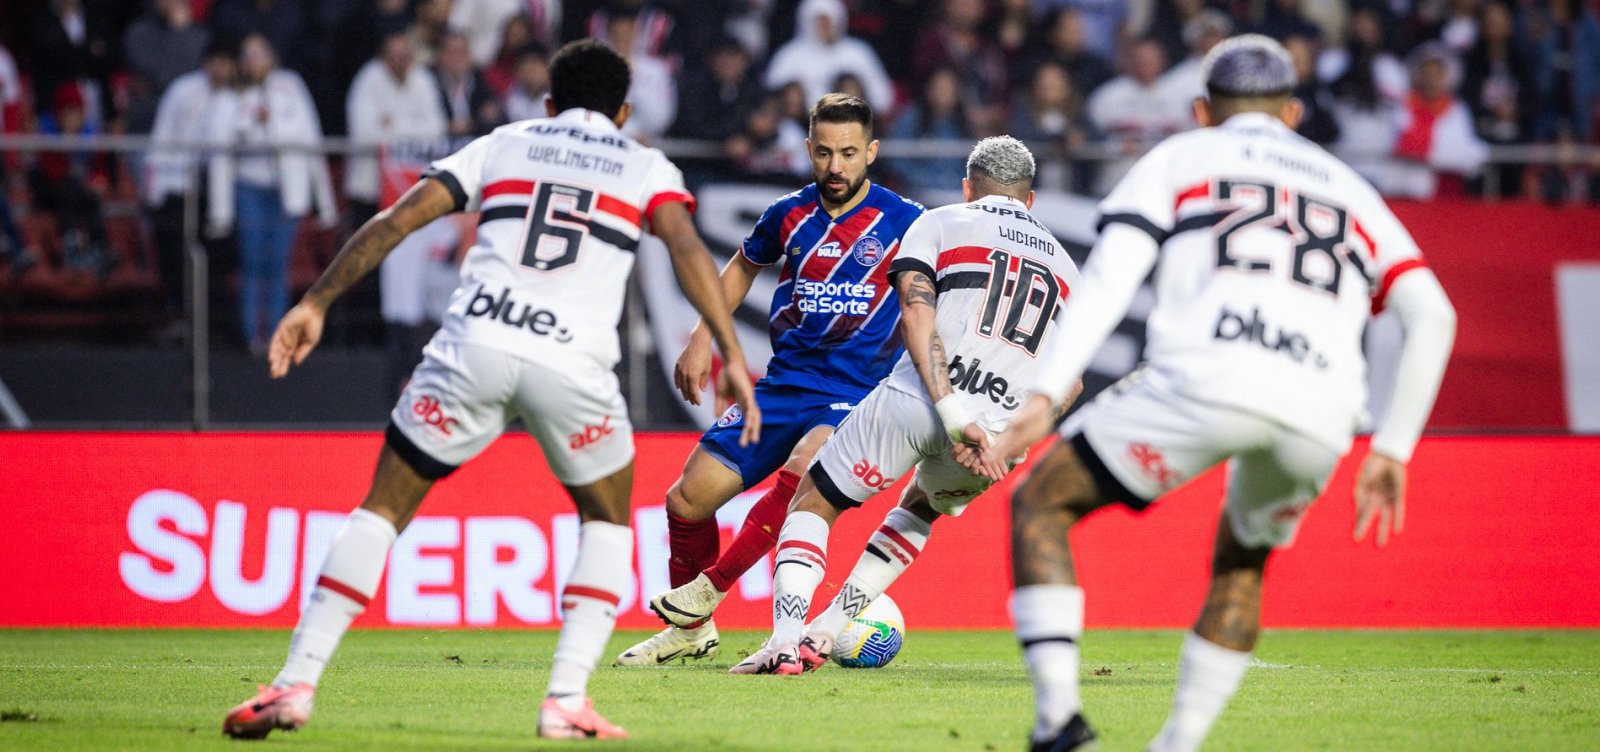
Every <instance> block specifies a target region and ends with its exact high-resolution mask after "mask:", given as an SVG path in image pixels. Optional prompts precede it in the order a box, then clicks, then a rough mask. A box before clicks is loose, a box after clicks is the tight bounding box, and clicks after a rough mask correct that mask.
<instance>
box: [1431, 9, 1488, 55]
mask: <svg viewBox="0 0 1600 752" xmlns="http://www.w3.org/2000/svg"><path fill="white" fill-rule="evenodd" d="M1482 5H1483V3H1482V1H1481V0H1450V9H1449V11H1448V12H1447V13H1446V14H1445V16H1444V18H1442V19H1440V20H1439V22H1438V23H1437V24H1436V25H1435V26H1434V28H1432V29H1430V30H1429V33H1428V37H1429V38H1431V39H1437V40H1439V41H1440V42H1443V43H1444V44H1445V46H1446V47H1448V48H1450V50H1451V51H1453V52H1455V53H1456V54H1458V55H1464V54H1466V53H1467V51H1468V50H1471V49H1472V48H1473V47H1475V46H1477V44H1478V18H1479V14H1480V12H1481V11H1482Z"/></svg>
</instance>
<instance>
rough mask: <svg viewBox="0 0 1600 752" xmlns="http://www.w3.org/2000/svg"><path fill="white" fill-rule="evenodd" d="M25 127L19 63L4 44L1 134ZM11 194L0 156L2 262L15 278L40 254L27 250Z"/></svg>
mask: <svg viewBox="0 0 1600 752" xmlns="http://www.w3.org/2000/svg"><path fill="white" fill-rule="evenodd" d="M22 126H23V123H22V77H21V76H19V75H18V74H17V62H16V60H15V59H13V58H12V57H11V52H10V51H9V50H7V49H6V48H5V47H4V46H3V45H0V133H15V132H18V131H21V130H22V129H23V128H22ZM10 193H11V191H10V190H8V181H7V180H6V163H5V160H3V159H0V264H10V265H11V276H12V277H13V278H15V277H20V276H22V273H23V272H26V271H27V268H28V267H30V266H32V265H33V264H34V263H36V261H37V256H36V255H34V254H33V253H31V252H25V251H24V246H23V241H22V233H20V232H18V231H17V224H16V220H15V219H14V218H13V217H12V216H11V198H10V195H9V194H10Z"/></svg>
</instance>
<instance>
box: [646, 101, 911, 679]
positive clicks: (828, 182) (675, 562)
mask: <svg viewBox="0 0 1600 752" xmlns="http://www.w3.org/2000/svg"><path fill="white" fill-rule="evenodd" d="M806 147H807V149H808V151H809V152H810V155H811V168H812V173H813V175H814V176H815V178H816V182H815V183H813V184H811V185H808V186H806V187H804V188H801V189H800V190H798V191H795V192H794V193H791V194H789V195H787V196H784V197H783V198H780V199H778V200H777V201H776V202H774V203H773V204H772V205H771V206H769V207H767V210H766V212H765V213H764V214H762V215H761V219H760V220H759V221H758V222H756V225H755V228H754V229H752V230H751V231H750V235H749V237H747V238H745V240H744V243H743V244H742V245H741V246H740V248H739V253H737V254H736V255H735V256H734V257H733V259H732V260H731V261H729V262H728V265H727V266H726V267H724V268H723V270H722V290H723V294H725V295H727V296H728V300H730V301H732V305H735V306H737V305H738V303H739V301H741V300H744V297H745V294H746V293H748V292H749V291H750V286H751V284H752V283H753V282H754V281H755V278H756V276H757V275H758V274H760V273H761V272H762V270H763V269H765V268H767V267H769V266H774V265H778V264H782V272H781V275H782V276H781V277H780V278H779V283H778V287H777V290H776V292H774V293H773V296H772V313H771V315H770V316H769V318H768V321H769V327H770V334H771V336H772V360H771V361H770V362H768V364H767V374H766V377H765V378H763V379H762V380H761V381H759V382H757V384H756V390H755V392H756V404H757V405H758V406H759V407H760V408H761V415H762V425H761V440H760V441H759V442H757V443H756V444H754V445H751V446H748V447H741V446H739V432H740V427H741V425H742V424H743V422H744V420H743V415H742V414H741V413H740V411H739V408H738V407H737V406H734V407H731V408H729V409H728V411H727V412H726V413H724V414H723V415H722V417H721V418H720V419H719V420H718V421H717V423H716V425H714V426H712V427H711V429H710V430H709V431H706V433H705V436H703V437H702V438H701V439H700V445H699V446H698V447H696V448H695V450H694V453H692V454H690V455H689V460H688V461H687V462H686V463H684V468H683V475H682V476H681V477H679V478H678V482H677V483H675V484H673V486H672V488H671V489H670V490H668V491H667V531H668V542H669V545H670V547H671V551H672V554H671V559H670V561H669V562H668V566H669V572H670V577H671V583H672V587H673V589H672V590H669V591H668V592H666V593H663V594H661V595H659V596H657V597H656V598H654V599H652V600H651V601H650V608H651V610H653V611H655V612H656V614H657V615H658V616H660V617H661V618H662V620H664V621H666V622H667V623H668V624H671V625H673V626H671V627H669V628H667V629H666V630H665V631H663V632H661V633H659V634H657V635H655V636H654V637H651V638H650V639H648V640H645V641H644V642H642V643H640V644H638V645H635V646H633V647H632V648H629V649H628V650H627V651H625V652H623V653H622V655H621V656H618V658H617V662H618V663H619V664H622V665H627V666H641V665H642V666H654V665H658V664H662V663H666V662H668V661H672V660H678V659H702V658H709V657H711V656H713V655H715V654H716V651H717V645H718V640H717V629H716V626H715V625H714V624H713V623H712V622H711V613H712V611H714V610H715V609H716V607H717V604H718V603H719V602H721V600H722V598H723V596H724V595H725V594H726V593H727V592H728V591H729V590H730V589H731V588H732V587H733V583H734V581H735V580H737V579H738V578H739V576H740V575H742V574H744V572H745V570H747V569H749V568H750V567H751V566H752V565H754V564H755V562H757V561H759V560H760V559H761V557H762V556H763V555H765V554H766V553H767V552H768V551H771V550H772V548H773V546H774V545H775V544H776V543H777V538H778V530H779V528H780V527H781V526H782V525H783V518H784V515H785V514H786V513H787V511H788V507H789V501H790V499H792V498H793V497H794V493H795V489H796V487H798V486H799V484H800V475H801V473H802V472H803V471H804V470H805V468H806V467H807V466H808V465H810V464H811V457H812V455H814V454H816V451H817V448H818V447H820V446H821V445H822V442H823V440H824V439H826V438H827V437H828V436H829V435H830V434H832V433H833V429H834V427H835V426H837V425H839V422H840V421H842V420H844V417H845V416H846V415H848V414H849V412H850V410H851V408H853V407H854V406H855V404H856V402H857V401H859V400H860V399H861V398H862V397H865V396H866V395H867V393H868V392H870V391H872V388H873V387H874V386H876V385H877V384H878V382H879V381H881V380H882V379H883V377H884V376H886V375H888V373H889V370H890V369H891V368H892V367H893V366H894V364H895V362H896V361H897V360H899V358H900V353H901V350H902V349H903V348H902V347H901V342H900V332H899V321H900V308H899V306H900V303H899V299H898V298H897V296H896V295H895V292H894V289H893V288H892V287H891V286H890V284H889V281H888V273H889V264H890V262H891V261H893V260H894V257H895V253H896V251H898V250H899V247H900V239H901V237H902V236H903V235H904V234H905V231H906V229H907V228H909V227H910V226H911V223H912V222H913V221H915V220H916V219H917V217H919V216H921V215H922V212H923V209H922V206H921V205H920V204H918V203H916V202H915V201H911V200H908V199H905V198H901V197H900V196H899V195H896V194H895V193H894V192H893V191H891V190H889V189H887V188H884V187H883V186H880V185H875V184H873V183H872V182H871V181H870V180H868V179H867V167H868V166H869V165H871V164H872V162H873V160H874V159H876V158H877V155H878V142H877V141H876V140H874V139H873V137H872V108H870V107H868V106H867V103H866V102H863V101H861V100H860V99H858V98H856V97H853V96H849V95H846V94H828V95H826V96H824V97H822V98H821V99H819V100H818V101H817V103H816V106H814V107H812V109H811V133H810V138H808V139H806ZM702 324H703V322H702ZM729 367H734V368H738V367H742V364H737V363H735V364H730V366H729ZM710 374H711V339H710V336H709V333H708V332H707V331H706V329H705V327H704V326H703V325H702V326H697V327H696V328H695V330H694V333H693V334H692V335H690V339H689V345H688V346H687V347H686V348H684V351H683V354H682V355H681V356H680V357H679V358H678V363H677V368H676V371H675V380H676V382H677V387H678V389H679V391H681V392H682V393H683V396H684V398H685V399H687V400H689V401H690V402H692V403H694V404H699V403H700V394H701V392H702V391H703V390H705V388H706V385H707V383H708V381H709V379H710ZM774 470H777V471H778V481H777V484H776V486H774V488H773V489H772V490H771V491H770V492H768V493H767V494H766V495H764V496H762V497H761V499H760V500H759V501H757V502H756V504H755V506H754V507H752V508H751V510H750V513H749V515H748V516H747V517H746V518H745V521H744V525H743V527H741V528H740V530H739V534H738V535H737V536H736V537H735V538H734V541H733V543H732V544H731V545H730V546H729V547H728V551H727V552H726V553H724V554H723V556H722V557H721V558H718V556H717V551H718V546H719V543H720V541H719V536H718V529H717V520H716V512H717V509H719V508H721V507H722V505H723V504H726V503H728V501H729V500H730V499H732V498H733V497H734V496H736V495H738V494H739V493H740V492H742V491H744V490H746V489H748V488H751V487H753V486H755V485H756V484H758V483H760V482H761V481H762V480H764V479H765V478H766V477H767V476H768V475H771V474H772V472H773V471H774Z"/></svg>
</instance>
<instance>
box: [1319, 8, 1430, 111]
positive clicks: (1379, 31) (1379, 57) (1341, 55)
mask: <svg viewBox="0 0 1600 752" xmlns="http://www.w3.org/2000/svg"><path fill="white" fill-rule="evenodd" d="M1317 77H1318V78H1320V79H1322V80H1323V81H1327V82H1328V83H1330V84H1332V85H1333V87H1334V94H1335V95H1337V96H1339V97H1340V98H1345V97H1346V96H1347V95H1346V93H1344V92H1342V91H1341V90H1348V89H1350V87H1352V86H1355V87H1359V88H1362V89H1371V90H1372V91H1373V93H1374V94H1375V95H1377V96H1381V97H1383V98H1386V99H1390V100H1394V101H1399V100H1400V99H1402V98H1403V97H1405V95H1406V92H1407V91H1409V90H1410V89H1411V76H1410V74H1409V73H1407V72H1406V66H1405V64H1404V63H1401V62H1400V59H1399V58H1397V57H1395V56H1394V55H1393V54H1390V52H1389V45H1388V42H1387V40H1386V39H1385V33H1384V26H1383V17H1382V15H1380V12H1379V10H1378V9H1377V8H1376V7H1374V6H1362V7H1360V8H1357V9H1356V11H1355V12H1354V13H1352V14H1351V15H1350V34H1349V36H1348V37H1347V38H1346V39H1345V44H1344V46H1343V47H1337V48H1330V49H1326V50H1323V52H1322V54H1321V55H1319V56H1318V57H1317ZM1358 96H1359V97H1360V98H1363V99H1364V98H1365V95H1364V94H1359V95H1358Z"/></svg>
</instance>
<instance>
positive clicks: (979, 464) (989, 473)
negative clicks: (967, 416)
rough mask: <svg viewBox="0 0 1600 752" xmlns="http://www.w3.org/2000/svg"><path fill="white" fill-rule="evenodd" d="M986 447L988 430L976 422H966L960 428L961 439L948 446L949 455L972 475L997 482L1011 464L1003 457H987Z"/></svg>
mask: <svg viewBox="0 0 1600 752" xmlns="http://www.w3.org/2000/svg"><path fill="white" fill-rule="evenodd" d="M988 448H989V432H988V431H985V430H983V429H982V428H980V427H979V426H978V424H977V423H968V424H967V427H966V428H963V429H961V441H959V442H956V443H955V444H953V445H952V446H951V447H950V456H951V457H953V458H955V461H956V463H957V464H959V465H961V466H962V467H964V468H966V469H967V470H968V471H970V472H971V473H972V474H973V475H977V476H980V477H984V478H988V479H989V480H991V481H994V482H996V483H999V482H1000V479H1001V478H1004V477H1006V471H1007V470H1009V469H1010V468H1011V464H1010V463H1009V462H1006V461H1005V460H1004V459H1002V460H1000V461H999V462H995V461H993V460H991V459H989V457H988V452H987V451H985V450H987V449H988Z"/></svg>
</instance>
